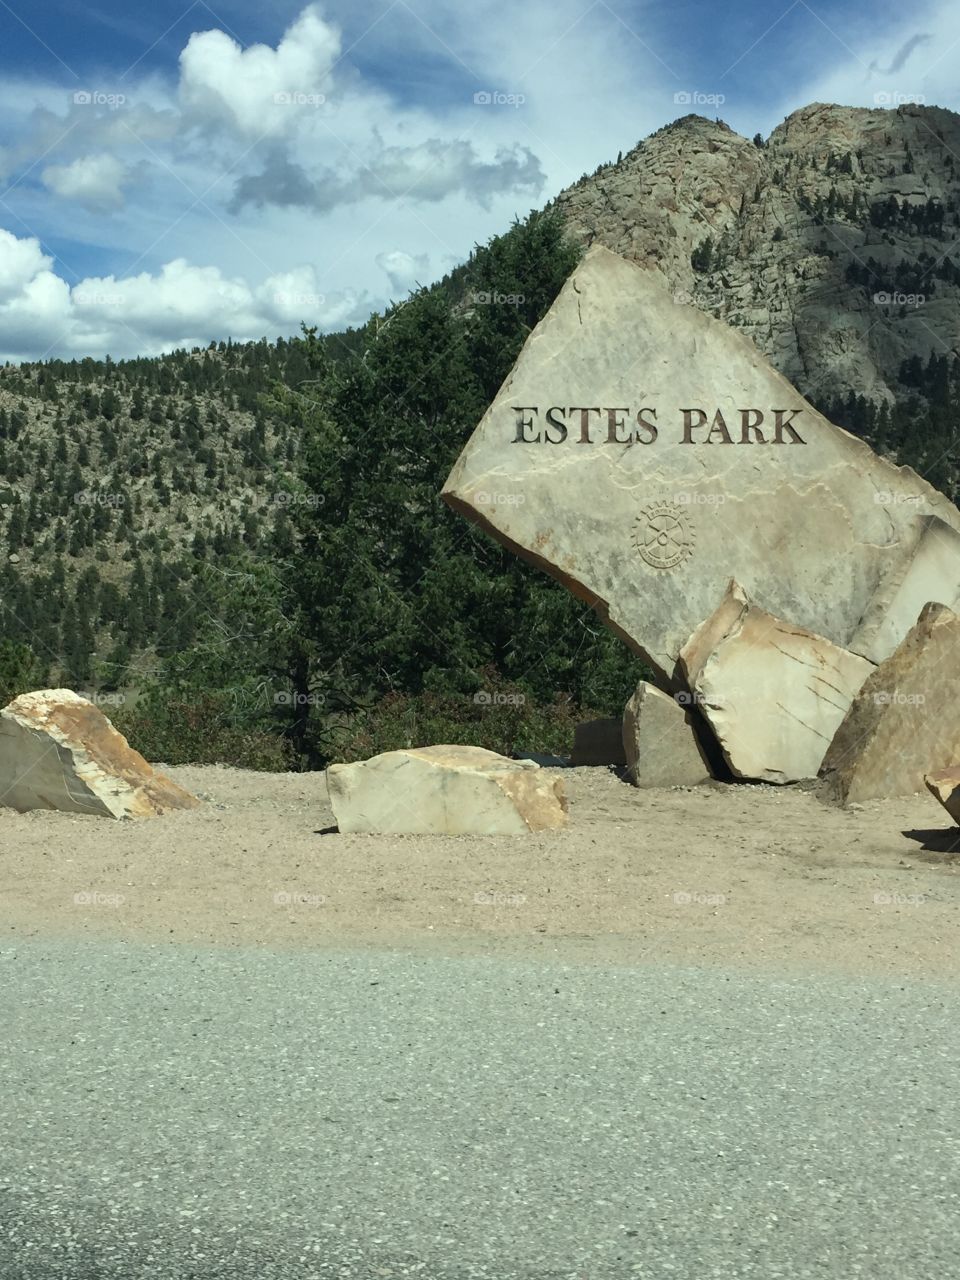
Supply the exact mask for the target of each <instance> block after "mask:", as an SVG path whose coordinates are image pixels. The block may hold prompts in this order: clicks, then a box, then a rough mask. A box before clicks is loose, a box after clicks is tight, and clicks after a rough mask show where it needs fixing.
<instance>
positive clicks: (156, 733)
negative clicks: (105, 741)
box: [110, 690, 296, 773]
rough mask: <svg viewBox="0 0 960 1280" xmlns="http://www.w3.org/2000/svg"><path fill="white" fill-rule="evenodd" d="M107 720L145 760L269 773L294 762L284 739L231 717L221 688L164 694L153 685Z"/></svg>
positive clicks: (226, 697) (290, 765)
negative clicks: (141, 696) (193, 693)
mask: <svg viewBox="0 0 960 1280" xmlns="http://www.w3.org/2000/svg"><path fill="white" fill-rule="evenodd" d="M110 719H111V720H112V722H113V724H114V725H115V726H116V728H117V729H119V730H120V732H121V733H122V734H123V735H124V737H125V738H126V739H127V741H128V742H129V743H130V745H131V746H132V747H133V748H135V750H137V751H139V752H140V754H141V755H143V756H146V758H147V759H148V760H161V761H163V763H164V764H226V765H233V766H234V767H235V768H238V769H258V770H261V771H267V772H273V773H277V772H281V773H282V772H285V771H286V770H289V769H293V768H295V767H296V766H295V764H294V761H293V759H292V756H291V753H290V749H289V747H288V745H287V743H286V741H285V740H284V739H283V738H281V737H279V736H278V735H277V734H276V733H272V732H270V731H269V730H267V729H260V728H256V727H251V726H249V725H244V724H237V723H235V722H234V707H233V703H232V700H231V699H230V698H229V696H228V695H227V694H224V693H198V694H195V695H178V696H164V695H163V694H162V693H161V692H160V691H157V690H152V691H150V692H149V693H148V694H146V695H145V696H144V697H143V698H141V699H140V701H138V702H137V704H136V705H135V706H133V707H120V708H118V709H116V710H115V711H111V713H110Z"/></svg>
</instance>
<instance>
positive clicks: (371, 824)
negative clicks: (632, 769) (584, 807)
mask: <svg viewBox="0 0 960 1280" xmlns="http://www.w3.org/2000/svg"><path fill="white" fill-rule="evenodd" d="M327 789H328V791H329V793H330V803H331V805H332V806H333V812H334V816H335V817H336V819H337V825H338V826H339V828H340V831H341V832H344V833H346V832H365V833H374V832H379V833H381V834H388V835H429V834H434V835H451V836H463V835H500V836H513V835H525V834H527V833H528V832H530V831H550V830H555V829H556V828H558V827H562V826H564V825H565V824H566V821H567V811H566V801H565V799H564V793H563V785H562V783H561V782H560V780H559V779H558V778H551V776H550V775H549V774H548V773H546V772H545V771H544V770H542V769H541V768H540V767H539V766H538V765H536V764H535V763H534V762H533V761H532V760H509V759H507V757H506V756H501V755H497V753H496V752H495V751H485V750H484V749H483V748H482V747H459V746H437V747H418V748H414V749H410V750H407V751H387V752H384V754H383V755H379V756H374V757H373V758H372V759H370V760H362V761H359V762H358V763H356V764H333V765H331V766H330V767H329V768H328V769H327Z"/></svg>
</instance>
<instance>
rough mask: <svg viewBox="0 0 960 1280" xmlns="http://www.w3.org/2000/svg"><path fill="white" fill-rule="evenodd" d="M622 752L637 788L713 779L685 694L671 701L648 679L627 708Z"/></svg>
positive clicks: (641, 682) (638, 687)
mask: <svg viewBox="0 0 960 1280" xmlns="http://www.w3.org/2000/svg"><path fill="white" fill-rule="evenodd" d="M678 699H680V701H678ZM623 750H624V755H625V756H626V761H627V771H628V773H629V775H630V781H631V782H633V783H634V785H635V786H638V787H695V786H698V785H699V784H700V783H701V782H706V781H707V780H708V779H709V778H710V776H711V775H710V769H709V767H708V765H707V762H706V759H705V757H704V754H703V752H702V750H701V747H700V743H699V741H698V739H697V734H696V730H695V729H694V725H693V717H692V715H691V713H690V712H689V710H687V708H686V707H685V706H684V705H683V703H682V695H679V694H678V695H677V697H676V698H671V697H670V695H669V694H667V693H663V692H662V691H661V690H660V689H658V688H656V686H655V685H652V684H650V683H649V682H648V681H646V680H641V681H640V684H639V685H638V686H637V689H636V692H635V693H634V694H633V695H632V697H631V698H630V700H629V702H628V703H627V705H626V707H625V708H624V712H623Z"/></svg>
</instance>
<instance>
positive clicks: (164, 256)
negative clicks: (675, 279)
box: [0, 0, 960, 359]
mask: <svg viewBox="0 0 960 1280" xmlns="http://www.w3.org/2000/svg"><path fill="white" fill-rule="evenodd" d="M0 11H2V12H3V14H4V22H3V26H4V41H3V44H2V46H0V71H2V74H0V169H2V171H3V172H2V174H0V359H4V358H6V359H36V358H42V357H44V356H48V355H61V356H71V355H84V354H90V355H98V356H99V355H103V354H105V353H106V352H108V351H109V352H110V353H111V354H113V355H115V356H123V355H131V354H136V353H153V352H157V351H161V350H166V349H170V348H171V347H173V346H180V345H187V346H192V345H204V344H206V343H207V342H209V341H210V340H212V339H219V338H225V337H227V336H228V335H229V336H232V337H234V338H236V339H244V338H250V337H259V336H262V335H267V336H269V337H275V336H277V335H278V334H281V333H283V334H290V333H295V332H297V331H298V329H299V322H300V320H301V319H302V320H306V321H307V322H309V323H316V324H319V325H320V326H321V327H323V328H338V327H342V326H343V325H346V324H349V323H356V322H358V321H362V320H364V319H366V317H367V316H368V315H369V314H370V312H371V311H373V310H376V309H380V308H382V307H383V306H384V305H386V304H387V303H388V302H389V300H390V299H391V298H397V297H400V296H402V295H403V294H404V293H405V292H406V290H407V289H408V288H410V287H411V286H412V285H414V284H415V283H417V282H421V283H426V282H428V281H430V280H432V279H435V278H437V277H438V276H440V275H442V274H443V273H444V272H445V271H447V270H448V269H449V268H450V267H451V266H452V265H453V264H454V263H455V262H457V261H459V260H461V259H462V258H463V257H464V256H465V254H466V253H467V252H468V251H469V249H470V247H471V246H472V244H473V243H474V242H476V241H482V240H485V239H486V238H487V237H488V236H490V235H491V234H493V233H495V232H496V231H499V230H502V229H504V228H505V227H506V226H507V225H508V224H509V222H510V221H511V219H512V218H513V217H514V216H515V215H517V214H520V215H523V214H525V213H526V212H527V211H528V210H529V209H531V208H533V207H536V206H539V205H541V204H543V203H544V201H545V200H547V199H548V198H549V197H550V196H552V195H554V194H555V193H556V192H557V191H558V190H560V189H561V188H562V187H563V186H564V185H566V184H567V183H569V182H571V181H573V180H575V179H576V178H577V177H579V175H580V174H581V173H582V172H584V171H587V170H593V169H594V168H595V167H596V166H597V165H598V164H600V163H601V162H603V161H605V160H609V159H612V158H614V157H615V156H616V153H617V152H618V151H619V150H627V149H629V148H630V147H632V146H633V145H634V144H635V143H636V142H637V141H639V139H641V138H642V137H644V136H645V135H646V134H648V133H650V132H651V131H652V130H654V129H657V128H659V127H660V126H661V125H663V124H665V123H667V122H668V121H670V120H672V119H674V118H676V117H677V116H679V115H683V114H686V112H687V111H689V110H699V111H700V112H701V113H702V114H704V115H708V116H720V117H721V118H723V119H724V120H726V121H727V122H728V123H729V124H730V125H731V126H732V127H733V128H735V129H737V130H738V131H739V132H741V133H744V134H746V135H747V136H751V135H752V134H753V133H755V132H757V131H760V132H762V133H764V134H768V133H769V132H770V130H771V129H772V128H773V127H774V126H775V125H776V124H778V123H779V122H780V121H781V120H782V119H783V118H784V117H785V116H786V115H788V114H789V113H790V112H792V111H794V110H796V109H797V108H798V107H801V106H804V105H806V104H807V103H808V102H811V101H837V102H844V103H848V104H850V105H859V106H871V107H872V106H874V105H876V102H877V95H878V94H881V95H883V94H886V95H888V96H889V98H895V97H896V95H902V96H907V97H912V98H919V99H920V100H923V101H926V102H928V103H931V104H936V105H940V106H946V107H951V108H954V109H955V108H956V107H957V106H958V92H957V87H956V77H955V76H954V74H953V67H954V66H955V64H956V56H957V50H958V49H960V13H958V12H957V6H956V5H955V4H953V3H928V4H921V5H920V6H919V7H915V8H912V9H910V10H906V9H905V7H904V6H902V5H894V4H892V3H886V2H881V3H875V4H873V5H871V6H870V10H869V14H867V12H866V10H865V7H864V6H863V5H862V3H861V4H854V3H851V2H849V0H816V2H815V3H807V0H782V3H781V0H777V2H775V3H772V4H771V3H763V4H761V3H759V2H758V0H733V2H732V3H726V4H724V5H722V6H721V5H713V4H706V3H703V2H702V0H677V2H676V3H673V4H671V5H663V4H659V5H654V4H645V3H636V0H630V2H626V0H526V2H525V3H523V4H520V3H517V0H513V2H512V3H506V2H505V0H472V2H471V4H470V5H464V6H453V5H449V4H442V3H438V2H437V0H321V2H318V3H315V4H305V3H303V0H293V2H289V0H279V2H278V3H275V4H273V5H271V6H269V8H265V7H264V6H263V5H262V4H260V3H254V2H253V0H217V2H216V3H214V4H207V3H204V2H203V0H198V2H197V3H193V4H190V3H184V0H176V2H174V0H154V2H153V3H151V4H149V5H147V4H142V3H138V2H137V0H123V2H121V0H98V2H97V3H95V4H93V5H89V6H83V7H80V6H78V5H77V4H75V3H73V2H71V0H52V2H49V3H46V4H44V5H43V6H34V5H32V4H27V3H26V2H25V0H0ZM478 93H480V94H487V95H489V96H490V97H491V98H492V101H483V100H481V101H475V95H477V94H478ZM678 95H680V96H679V97H678ZM683 95H687V97H688V100H690V101H691V105H687V101H686V100H684V98H683ZM880 100H881V101H884V100H886V99H883V98H881V99H880Z"/></svg>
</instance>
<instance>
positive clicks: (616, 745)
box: [570, 717, 627, 766]
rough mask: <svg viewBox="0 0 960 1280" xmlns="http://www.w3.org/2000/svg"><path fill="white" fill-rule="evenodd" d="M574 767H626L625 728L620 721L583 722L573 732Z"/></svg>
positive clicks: (613, 719) (609, 719)
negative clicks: (608, 765)
mask: <svg viewBox="0 0 960 1280" xmlns="http://www.w3.org/2000/svg"><path fill="white" fill-rule="evenodd" d="M570 763H571V764H572V765H576V766H579V765H605V764H613V765H624V764H626V763H627V758H626V756H625V755H624V754H623V728H622V725H621V722H620V720H619V719H617V718H615V717H608V718H605V719H602V720H583V721H581V722H580V724H578V725H577V726H576V727H575V728H574V730H573V752H572V754H571V756H570Z"/></svg>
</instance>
